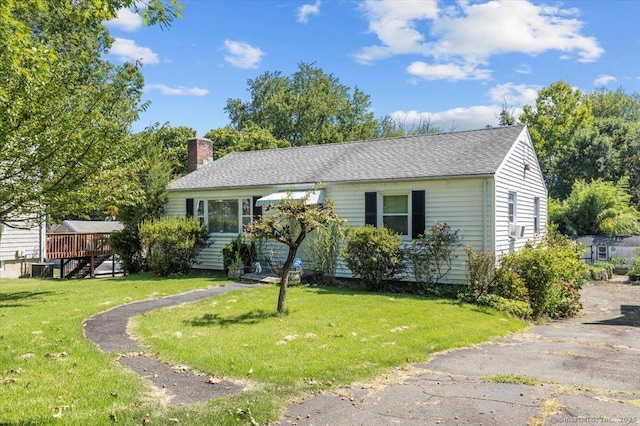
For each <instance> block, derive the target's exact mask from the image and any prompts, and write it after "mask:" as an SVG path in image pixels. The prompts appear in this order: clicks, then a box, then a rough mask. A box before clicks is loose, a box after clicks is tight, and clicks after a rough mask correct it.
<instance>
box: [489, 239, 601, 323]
mask: <svg viewBox="0 0 640 426" xmlns="http://www.w3.org/2000/svg"><path fill="white" fill-rule="evenodd" d="M579 253H580V249H579V248H578V247H577V246H576V245H575V244H573V243H572V242H571V241H569V239H568V238H566V237H564V236H561V235H559V234H556V233H555V232H554V231H553V230H551V232H550V233H549V235H548V237H547V238H546V239H545V240H544V241H543V242H541V243H540V244H538V245H537V246H533V245H532V244H530V243H528V244H527V245H526V246H525V247H524V248H523V249H522V250H520V251H518V252H514V253H509V254H507V255H506V256H504V257H503V258H502V262H501V265H500V268H501V269H504V271H505V273H506V272H508V273H509V274H513V273H515V274H517V275H518V276H519V277H520V278H521V279H522V280H523V282H524V285H525V286H526V288H527V292H528V296H529V303H530V305H531V310H532V314H533V316H534V317H536V318H537V317H539V316H544V315H548V316H551V317H553V318H560V317H562V315H565V314H566V313H572V312H573V309H565V308H564V306H560V305H558V303H557V300H558V297H559V296H558V289H557V288H556V286H557V284H556V283H558V282H565V283H571V287H572V288H573V289H575V290H576V294H577V296H578V298H579V293H577V290H578V289H579V288H581V286H582V284H583V283H584V281H585V280H586V279H587V276H588V271H589V268H588V266H587V264H586V263H584V262H583V261H582V260H581V259H580V255H579ZM566 292H567V293H566V294H563V297H564V296H566V297H569V298H570V299H571V298H572V297H573V293H572V290H570V289H567V290H566ZM556 309H557V312H556V311H555V310H556ZM576 312H577V311H576Z"/></svg>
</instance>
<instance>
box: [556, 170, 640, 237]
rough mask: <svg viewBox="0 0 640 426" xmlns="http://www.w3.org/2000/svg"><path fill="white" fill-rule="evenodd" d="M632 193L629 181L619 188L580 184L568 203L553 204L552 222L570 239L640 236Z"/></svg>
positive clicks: (639, 220) (599, 181)
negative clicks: (630, 193)
mask: <svg viewBox="0 0 640 426" xmlns="http://www.w3.org/2000/svg"><path fill="white" fill-rule="evenodd" d="M628 189H629V186H628V181H627V180H626V179H623V180H621V181H620V182H618V183H617V184H614V183H611V182H607V181H604V180H602V179H596V180H594V181H592V182H590V183H586V182H584V181H577V182H576V183H575V184H574V185H573V189H572V191H571V194H570V195H569V197H568V198H567V199H566V200H564V201H563V202H562V203H561V204H558V203H557V202H556V203H553V208H550V211H549V216H550V221H551V222H552V223H556V224H557V225H558V229H559V230H560V232H562V233H564V234H566V235H594V234H595V235H618V236H624V235H635V234H637V233H638V232H640V213H639V212H638V210H636V209H635V207H634V206H633V205H632V204H631V196H630V195H629V192H628Z"/></svg>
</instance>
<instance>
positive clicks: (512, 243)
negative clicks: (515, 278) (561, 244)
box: [494, 129, 547, 257]
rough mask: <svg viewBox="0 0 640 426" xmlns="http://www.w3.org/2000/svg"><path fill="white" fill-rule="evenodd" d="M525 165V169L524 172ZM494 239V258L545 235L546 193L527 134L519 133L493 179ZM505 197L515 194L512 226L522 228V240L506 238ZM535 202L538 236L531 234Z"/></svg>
mask: <svg viewBox="0 0 640 426" xmlns="http://www.w3.org/2000/svg"><path fill="white" fill-rule="evenodd" d="M525 164H528V165H529V168H528V170H527V169H525ZM494 193H495V223H494V226H495V235H494V248H495V253H496V256H498V257H499V256H500V255H502V254H503V253H506V252H508V251H510V250H519V249H520V248H522V247H524V245H525V244H526V242H527V241H528V240H531V239H538V240H539V239H541V238H543V237H544V235H545V232H546V223H547V190H546V187H545V185H544V180H543V178H542V174H541V171H540V166H539V164H538V161H537V159H536V155H535V152H534V151H533V146H532V144H531V140H530V139H529V135H528V132H527V131H526V129H525V130H523V131H522V133H521V134H520V136H519V138H518V140H517V141H516V143H514V146H513V147H512V149H511V151H510V152H509V154H508V155H507V157H506V158H505V160H504V161H503V162H502V165H501V166H500V167H499V168H498V171H497V172H496V178H495V188H494ZM509 193H516V194H517V199H516V205H515V210H516V217H515V218H514V220H515V222H514V223H516V224H518V225H521V226H524V228H525V231H524V237H523V238H516V239H515V240H512V239H510V238H509ZM536 198H537V199H538V202H539V213H538V219H537V220H538V223H539V228H540V230H539V232H538V233H536V232H535V231H534V225H535V223H534V222H535V221H536V219H535V217H536V214H535V199H536Z"/></svg>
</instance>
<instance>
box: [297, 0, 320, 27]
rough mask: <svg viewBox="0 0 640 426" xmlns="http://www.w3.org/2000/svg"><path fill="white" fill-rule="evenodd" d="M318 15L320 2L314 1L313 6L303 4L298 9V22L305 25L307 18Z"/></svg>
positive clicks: (318, 0)
mask: <svg viewBox="0 0 640 426" xmlns="http://www.w3.org/2000/svg"><path fill="white" fill-rule="evenodd" d="M318 13H320V0H316V2H315V3H314V4H305V5H302V6H300V9H298V22H302V23H303V24H306V23H307V21H308V20H309V16H311V15H317V14H318Z"/></svg>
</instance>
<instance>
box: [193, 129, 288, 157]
mask: <svg viewBox="0 0 640 426" xmlns="http://www.w3.org/2000/svg"><path fill="white" fill-rule="evenodd" d="M204 137H205V138H207V139H210V140H211V141H212V142H213V158H214V160H215V159H218V158H221V157H224V156H225V155H227V154H229V153H231V152H240V151H256V150H260V149H274V148H287V147H290V146H291V144H290V143H289V142H288V141H286V140H282V139H281V140H278V139H276V138H275V137H273V135H272V134H271V133H269V132H268V131H267V130H265V129H263V128H261V127H258V126H257V125H255V124H253V123H249V124H248V125H247V126H246V128H245V129H244V130H243V131H239V130H237V129H234V128H233V127H231V126H227V127H222V128H219V129H213V130H210V131H208V132H207V133H206V134H205V135H204Z"/></svg>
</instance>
